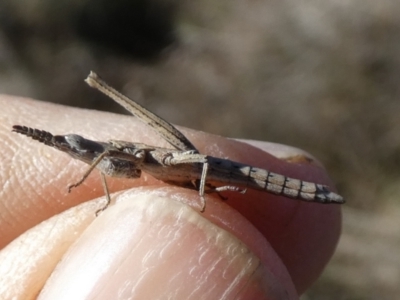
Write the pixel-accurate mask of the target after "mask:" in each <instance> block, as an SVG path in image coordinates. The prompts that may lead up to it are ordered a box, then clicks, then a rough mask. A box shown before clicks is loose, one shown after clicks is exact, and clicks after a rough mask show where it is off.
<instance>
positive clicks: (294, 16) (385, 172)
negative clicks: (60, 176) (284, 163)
mask: <svg viewBox="0 0 400 300" xmlns="http://www.w3.org/2000/svg"><path fill="white" fill-rule="evenodd" d="M399 14H400V4H399V3H398V1H397V0H381V1H368V0H355V1H343V0H342V1H339V0H327V1H317V0H308V1H305V0H300V1H299V0H280V1H277V0H275V1H274V0H270V1H267V0H263V1H262V0H253V1H248V0H247V1H246V0H218V1H210V0H202V1H179V0H129V1H128V0H119V1H114V2H113V1H106V0H104V1H103V0H80V1H77V0H76V1H72V0H70V1H66V0H59V1H51V0H41V1H39V0H31V1H15V0H3V1H1V3H0V92H1V93H9V94H14V95H20V96H29V97H32V98H37V99H42V100H44V101H51V102H58V103H63V104H66V105H73V106H79V107H87V108H95V109H101V110H109V111H118V112H122V110H121V109H120V108H119V107H118V106H117V105H115V104H113V103H112V101H110V100H108V99H106V98H104V97H102V96H100V95H99V93H97V92H94V91H93V90H91V89H89V88H88V87H87V86H86V85H85V84H84V83H83V79H84V78H85V77H86V76H87V74H88V72H89V70H95V71H96V72H98V73H99V74H101V75H102V77H104V78H105V79H107V81H108V82H109V83H110V84H112V85H114V86H115V87H117V88H119V89H120V90H122V91H123V92H124V93H125V94H127V95H133V94H136V93H138V92H140V93H142V94H143V96H144V97H143V101H142V104H144V105H145V106H146V107H147V108H149V109H150V110H152V111H154V112H156V113H158V114H160V115H161V116H163V117H164V118H166V119H167V120H169V121H171V122H173V123H175V124H179V125H184V126H187V127H192V128H196V129H200V130H204V131H208V132H212V133H216V134H221V135H225V136H229V137H237V138H247V139H258V140H267V141H272V142H277V143H284V144H288V145H292V146H295V147H299V148H302V149H305V150H307V151H308V152H310V153H312V154H313V155H314V156H316V157H317V158H318V159H319V160H320V161H321V162H322V163H323V164H324V165H325V166H326V168H327V169H328V170H329V173H330V174H331V177H332V178H333V180H334V181H335V182H336V183H337V187H338V189H339V191H340V193H341V194H343V195H344V196H345V197H346V199H347V201H348V202H347V203H346V204H345V205H344V206H343V236H342V239H341V241H340V244H339V246H338V249H337V252H336V254H335V256H334V257H333V259H332V261H331V262H330V264H329V265H328V266H327V268H326V270H325V272H324V273H323V275H322V276H321V278H320V279H319V281H318V282H316V283H315V285H314V286H313V287H312V288H311V289H310V290H309V291H308V292H307V293H306V294H305V295H303V296H302V299H304V300H306V299H307V300H308V299H394V298H396V296H395V295H398V294H400V172H399V170H400V116H399V115H400V84H399V83H400V18H399V17H398V16H399ZM16 105H18V104H17V103H16ZM38 117H40V116H38ZM89 121H90V120H88V122H89ZM43 129H45V130H49V131H51V130H52V128H43ZM99 130H101V128H99ZM55 133H59V134H62V133H63V132H55ZM110 138H113V137H110Z"/></svg>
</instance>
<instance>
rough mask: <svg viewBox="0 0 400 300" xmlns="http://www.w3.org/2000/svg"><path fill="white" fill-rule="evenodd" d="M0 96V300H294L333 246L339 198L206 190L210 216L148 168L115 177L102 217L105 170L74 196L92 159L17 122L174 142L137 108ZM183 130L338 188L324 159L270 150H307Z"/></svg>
mask: <svg viewBox="0 0 400 300" xmlns="http://www.w3.org/2000/svg"><path fill="white" fill-rule="evenodd" d="M0 104H1V106H2V110H1V112H0V123H1V125H2V126H1V127H0V134H1V141H2V142H1V145H2V149H3V151H1V161H2V168H1V177H0V180H1V184H2V186H3V189H2V192H1V198H0V199H1V200H0V201H1V202H0V205H1V208H0V244H1V245H0V247H1V248H2V251H1V252H0V298H3V296H7V297H10V296H16V298H17V299H18V298H19V299H29V298H30V297H31V298H32V297H35V296H37V295H38V294H39V293H40V297H39V298H40V299H54V296H55V295H56V296H57V299H64V298H65V299H73V298H74V299H78V298H79V299H92V298H97V299H102V298H104V299H118V298H120V299H124V298H127V297H131V296H132V297H133V296H134V297H136V298H137V299H156V298H160V299H161V298H163V297H166V296H167V295H168V296H171V297H172V298H173V299H202V297H204V299H222V298H223V297H225V298H224V299H233V298H235V299H296V298H297V297H298V296H297V295H298V294H301V293H302V292H303V291H305V290H306V289H307V288H308V287H309V286H310V285H311V284H312V283H313V282H314V281H315V280H316V279H317V278H318V276H319V275H320V273H321V272H322V270H323V268H324V266H325V265H326V264H327V262H328V261H329V259H330V257H331V256H332V254H333V252H334V249H335V247H336V244H337V241H338V238H339V235H340V227H341V213H340V206H339V205H322V204H315V203H305V202H302V201H294V200H291V199H287V198H284V197H279V196H275V195H271V194H269V193H265V192H260V191H253V190H247V192H246V193H245V194H240V193H224V196H226V197H227V198H228V199H227V200H226V201H223V200H222V199H221V198H220V197H219V196H218V195H216V194H210V195H206V201H207V207H206V210H205V212H204V213H201V212H200V199H199V196H198V193H197V192H196V191H194V190H190V189H185V188H181V187H177V186H173V185H168V184H166V183H164V182H161V181H158V180H156V179H154V178H151V177H150V176H147V175H145V174H144V175H142V177H141V178H140V179H135V180H132V179H131V180H128V179H113V178H108V181H107V182H108V185H109V188H110V191H111V192H117V191H124V192H121V193H117V194H115V195H114V194H113V195H112V198H113V202H116V203H112V205H111V206H110V207H109V208H108V209H107V210H105V211H104V212H102V213H101V214H100V215H99V216H98V217H97V218H96V217H95V211H96V210H97V209H98V208H100V207H102V206H103V205H104V197H102V196H103V195H104V192H103V188H102V186H101V182H100V179H99V175H98V172H93V173H92V174H91V175H90V176H89V177H88V179H87V180H86V181H85V182H84V183H83V184H82V185H81V186H79V187H78V188H76V189H73V190H72V192H71V193H69V194H68V192H67V186H68V184H71V183H74V182H76V181H78V180H79V179H80V178H81V177H80V176H82V174H83V173H84V172H85V171H86V170H87V165H85V164H83V163H81V162H79V161H77V160H73V159H72V158H70V157H69V156H68V155H66V154H64V153H61V152H59V151H57V150H55V149H52V148H50V147H48V146H45V145H43V144H40V143H38V142H35V141H33V140H31V139H30V138H27V137H24V136H22V135H18V134H16V133H12V132H11V127H12V125H15V124H18V125H26V126H29V127H34V128H39V129H43V130H47V131H50V132H52V133H53V134H68V133H76V134H80V135H82V136H85V137H87V138H90V139H94V140H102V141H107V140H109V139H119V140H126V141H132V142H142V143H145V144H149V145H155V146H161V147H169V146H168V144H167V143H166V142H165V141H163V140H162V139H161V138H160V137H159V136H158V135H157V134H156V133H155V132H154V131H153V130H152V129H151V128H149V127H147V126H145V125H143V124H142V123H141V122H139V121H138V120H137V119H135V118H132V117H130V116H121V115H115V114H110V113H104V112H98V111H90V110H82V109H76V108H70V107H65V106H59V105H54V104H49V103H45V102H38V101H34V100H30V99H25V98H17V97H12V96H1V97H0ZM180 129H181V128H180ZM182 132H183V133H184V134H185V135H186V136H187V137H188V138H189V139H190V140H191V141H192V142H193V144H194V145H195V146H196V147H197V148H198V149H199V150H200V152H201V153H204V154H208V155H212V156H216V157H224V158H229V159H231V160H234V161H238V162H242V163H246V164H249V165H252V166H256V167H261V168H265V169H268V170H270V171H273V172H277V173H281V174H285V175H288V176H290V177H293V178H299V179H303V180H307V181H315V182H318V183H322V184H327V185H330V186H332V183H331V181H330V179H329V178H328V175H327V173H326V171H325V170H324V169H323V168H322V167H321V166H320V165H319V164H318V163H316V162H310V160H307V159H300V160H299V159H297V162H296V163H293V162H287V161H286V160H285V159H278V158H277V157H275V156H273V155H271V154H269V153H268V151H272V152H273V153H274V155H276V156H279V157H281V158H290V157H293V156H296V155H297V154H301V155H303V154H304V153H303V152H301V151H299V152H297V151H296V150H293V149H292V148H287V147H285V146H279V145H276V144H270V143H254V142H249V143H250V144H255V145H256V146H257V147H254V146H252V145H250V144H249V143H243V142H240V141H234V140H230V139H226V138H223V137H219V136H214V135H211V134H207V133H203V132H196V131H193V130H187V129H182ZM299 157H302V156H299ZM98 197H99V199H97V198H98ZM41 222H42V223H41ZM43 285H44V286H45V287H44V288H43ZM61 295H62V297H64V298H60V297H61Z"/></svg>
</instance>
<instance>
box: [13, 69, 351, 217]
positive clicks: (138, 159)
mask: <svg viewBox="0 0 400 300" xmlns="http://www.w3.org/2000/svg"><path fill="white" fill-rule="evenodd" d="M86 82H87V83H88V84H89V85H90V86H92V87H95V88H97V89H99V90H100V91H102V92H103V93H105V94H106V95H108V96H110V97H111V98H112V99H114V100H115V101H116V102H118V103H119V104H121V105H122V106H123V107H125V108H126V109H127V110H129V111H130V112H131V113H132V114H133V115H135V116H137V117H138V118H139V119H140V120H141V121H143V122H145V123H146V124H148V125H150V126H151V127H153V128H154V129H155V130H156V132H158V133H159V134H160V135H161V136H162V137H163V138H164V139H165V140H167V141H168V142H169V143H170V144H171V145H172V146H174V147H175V148H176V149H167V148H159V147H153V146H148V145H144V144H140V143H131V142H125V141H110V142H108V143H106V142H99V141H92V140H88V139H85V138H83V137H81V136H79V135H75V134H68V135H56V136H54V135H52V134H51V133H49V132H46V131H43V130H39V129H32V128H29V127H25V126H20V125H15V126H13V131H15V132H18V133H21V134H24V135H27V136H29V137H32V138H33V139H35V140H38V141H39V142H42V143H44V144H46V145H48V146H51V147H54V148H56V149H58V150H60V151H63V152H66V153H68V154H69V155H71V156H72V157H73V158H76V159H79V160H81V161H83V162H85V163H87V164H89V165H90V168H89V169H88V171H87V172H86V173H85V174H84V176H83V177H82V179H81V180H80V181H79V182H77V183H76V184H74V185H71V186H70V187H69V188H70V189H71V188H72V187H76V186H78V185H80V184H81V183H82V182H83V181H84V180H85V179H86V177H87V176H88V175H89V174H90V173H91V171H92V170H93V169H94V168H95V167H96V168H97V169H99V170H100V171H101V173H102V174H103V176H104V174H106V175H109V176H112V177H126V178H138V177H140V175H141V171H144V172H146V173H148V174H150V175H152V176H153V177H155V178H157V179H160V180H163V181H165V182H169V183H173V184H177V185H183V186H193V187H196V188H198V189H199V193H200V196H201V199H202V201H203V207H202V209H203V210H204V208H205V202H204V199H203V195H204V192H219V191H226V190H230V191H242V190H241V189H240V188H239V186H240V187H244V188H251V189H256V190H261V191H265V192H269V193H273V194H276V195H282V196H285V197H289V198H294V199H299V200H304V201H309V202H318V203H344V199H343V198H342V197H341V196H340V195H338V194H336V193H334V192H332V191H330V190H329V188H328V187H327V186H324V185H321V184H316V183H313V182H306V181H302V180H299V179H294V178H289V177H286V176H284V175H281V174H277V173H273V172H270V171H268V170H264V169H260V168H255V167H252V166H249V165H245V164H241V163H239V162H234V161H231V160H227V159H222V158H216V157H211V156H207V155H203V154H199V153H198V150H197V149H196V148H195V147H194V146H193V145H192V143H191V142H190V141H189V140H187V138H186V137H185V136H184V135H183V134H182V133H181V132H180V131H178V130H177V129H176V128H175V127H174V126H173V125H171V124H170V123H168V122H167V121H165V120H163V119H162V118H160V117H158V116H157V115H155V114H153V113H152V112H149V111H148V110H146V109H145V108H144V107H142V106H140V105H139V104H137V103H136V102H134V101H133V100H131V99H129V98H127V97H125V96H124V95H122V94H120V93H118V92H117V91H116V90H114V89H113V88H111V87H110V86H108V85H107V84H106V83H105V82H104V81H102V80H101V79H100V78H98V77H97V75H96V74H94V73H92V72H91V74H90V75H89V77H88V78H87V79H86ZM209 183H212V184H214V185H220V184H226V185H224V186H217V187H214V186H211V184H209ZM206 188H207V189H206ZM107 193H108V192H106V194H107ZM107 197H108V202H109V201H110V200H109V196H108V195H107ZM107 205H108V203H107Z"/></svg>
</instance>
